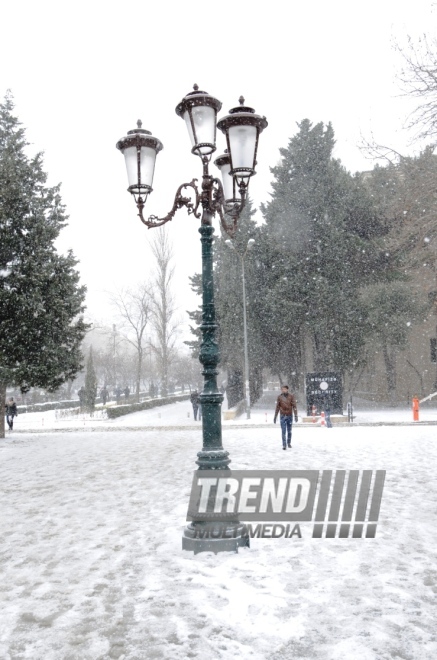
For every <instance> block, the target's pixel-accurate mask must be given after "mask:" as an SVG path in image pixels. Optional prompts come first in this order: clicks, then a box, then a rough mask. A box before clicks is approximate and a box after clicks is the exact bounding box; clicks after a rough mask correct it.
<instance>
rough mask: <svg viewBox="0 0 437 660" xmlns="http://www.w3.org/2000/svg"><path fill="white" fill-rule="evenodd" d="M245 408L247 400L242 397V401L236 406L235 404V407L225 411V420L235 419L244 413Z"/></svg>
mask: <svg viewBox="0 0 437 660" xmlns="http://www.w3.org/2000/svg"><path fill="white" fill-rule="evenodd" d="M245 409H246V401H245V399H241V401H239V402H238V403H237V405H236V406H234V407H233V408H229V410H224V411H223V420H224V421H226V420H229V419H235V418H236V417H239V416H240V415H242V414H243V413H244V411H245Z"/></svg>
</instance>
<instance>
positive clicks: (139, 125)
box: [137, 119, 143, 128]
mask: <svg viewBox="0 0 437 660" xmlns="http://www.w3.org/2000/svg"><path fill="white" fill-rule="evenodd" d="M142 125H143V122H142V121H141V119H138V121H137V126H138V128H141V126H142Z"/></svg>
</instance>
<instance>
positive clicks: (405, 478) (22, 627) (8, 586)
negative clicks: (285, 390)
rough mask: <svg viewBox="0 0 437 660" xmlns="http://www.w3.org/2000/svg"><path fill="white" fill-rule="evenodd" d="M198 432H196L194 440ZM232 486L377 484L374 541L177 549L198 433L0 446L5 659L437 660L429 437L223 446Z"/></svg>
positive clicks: (249, 433)
mask: <svg viewBox="0 0 437 660" xmlns="http://www.w3.org/2000/svg"><path fill="white" fill-rule="evenodd" d="M199 429H200V427H199ZM224 444H225V447H226V449H228V450H229V451H230V452H231V458H232V460H233V462H232V466H233V467H235V468H239V469H249V468H250V469H279V468H281V469H283V468H293V469H386V470H387V479H386V484H385V489H384V495H383V500H382V506H381V515H380V521H379V524H378V530H377V537H376V539H373V540H371V539H368V540H365V539H355V540H352V539H347V540H346V539H320V540H319V539H317V540H316V539H314V540H313V539H311V538H310V535H311V532H310V529H311V526H310V524H308V523H307V524H302V526H301V529H302V534H303V538H302V539H296V538H293V539H276V540H267V539H264V540H262V539H253V540H252V541H251V548H250V550H246V549H244V550H240V552H239V553H238V554H233V553H223V554H219V555H217V556H215V555H212V554H210V553H204V554H199V555H197V556H193V555H192V554H191V553H188V552H183V551H182V549H181V534H182V529H183V527H184V525H185V514H186V507H187V502H188V497H189V491H190V487H191V479H192V471H193V469H194V467H195V465H194V460H195V457H196V452H197V451H198V450H199V448H200V432H196V431H189V430H180V431H172V432H166V431H148V432H144V431H142V432H141V431H131V432H126V431H122V430H120V431H112V432H110V433H109V432H108V433H104V432H96V433H80V432H74V431H72V432H70V433H68V434H67V435H65V434H57V433H50V434H46V435H44V434H35V433H32V434H26V433H21V434H18V435H16V436H12V437H8V438H7V439H6V440H4V441H1V443H0V462H1V474H0V483H1V488H2V500H1V501H2V516H1V523H0V529H1V538H2V545H1V564H0V567H1V574H0V602H1V612H2V615H1V617H0V657H1V658H2V659H3V658H4V659H5V660H21V659H23V660H24V659H31V660H40V659H41V660H43V659H44V660H100V659H102V660H106V659H107V658H119V659H125V660H140V659H141V660H142V659H149V658H165V659H169V660H170V659H171V660H174V659H184V658H204V657H208V658H224V659H228V658H229V659H231V658H252V659H255V660H258V659H264V658H273V659H274V660H279V659H283V658H311V659H315V660H319V659H320V660H322V659H323V660H326V659H333V660H343V659H349V658H351V659H355V658H360V660H371V659H372V660H373V659H378V660H389V659H392V658H402V659H412V660H413V659H414V660H422V659H423V660H429V659H430V658H433V657H437V638H436V632H435V615H436V600H437V560H436V554H437V553H436V549H435V529H436V524H437V520H436V519H437V513H436V501H437V485H436V481H435V478H434V473H433V466H435V465H436V459H437V441H436V430H435V427H420V428H419V427H407V428H399V427H389V428H384V427H377V428H373V427H372V428H365V427H361V428H353V429H350V428H347V429H346V428H334V429H329V430H327V429H321V428H299V427H296V428H294V430H293V449H292V451H289V450H287V451H286V452H284V451H282V448H281V441H280V430H279V428H275V429H266V430H265V431H264V430H262V429H249V428H244V427H243V428H241V429H228V430H226V431H225V433H224Z"/></svg>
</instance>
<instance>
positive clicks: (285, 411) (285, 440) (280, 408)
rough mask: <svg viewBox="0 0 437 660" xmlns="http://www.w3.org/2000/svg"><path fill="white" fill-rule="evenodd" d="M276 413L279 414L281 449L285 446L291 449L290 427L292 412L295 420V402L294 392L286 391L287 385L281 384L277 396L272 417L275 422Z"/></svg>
mask: <svg viewBox="0 0 437 660" xmlns="http://www.w3.org/2000/svg"><path fill="white" fill-rule="evenodd" d="M278 413H279V414H280V422H281V431H282V449H287V446H288V447H289V448H290V449H291V427H292V423H293V413H294V421H295V422H297V404H296V398H295V396H294V394H291V393H290V392H289V391H288V385H283V386H282V387H281V394H280V395H279V396H278V398H277V401H276V409H275V417H274V419H273V421H274V423H275V424H276V420H277V419H278Z"/></svg>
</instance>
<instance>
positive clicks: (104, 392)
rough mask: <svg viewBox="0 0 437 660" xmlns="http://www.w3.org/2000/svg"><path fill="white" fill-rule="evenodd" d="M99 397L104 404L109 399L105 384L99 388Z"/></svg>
mask: <svg viewBox="0 0 437 660" xmlns="http://www.w3.org/2000/svg"><path fill="white" fill-rule="evenodd" d="M100 398H101V399H102V403H103V405H104V406H106V402H107V400H108V399H109V391H108V388H107V387H106V385H104V386H103V387H102V389H101V390H100Z"/></svg>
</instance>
